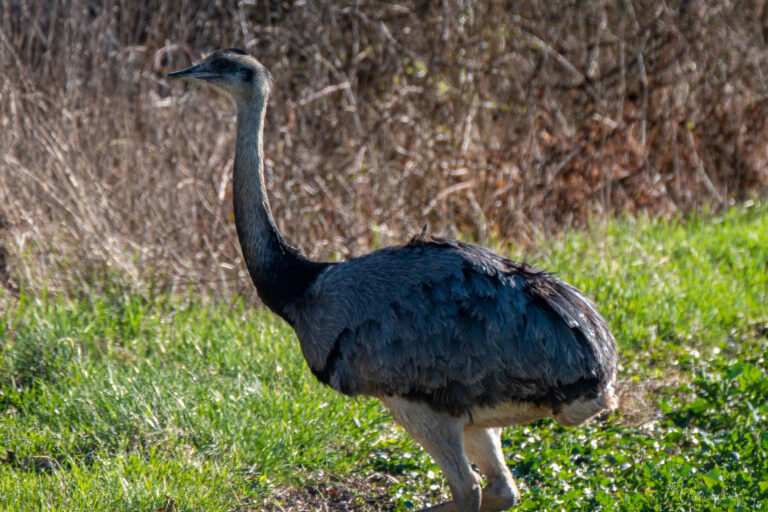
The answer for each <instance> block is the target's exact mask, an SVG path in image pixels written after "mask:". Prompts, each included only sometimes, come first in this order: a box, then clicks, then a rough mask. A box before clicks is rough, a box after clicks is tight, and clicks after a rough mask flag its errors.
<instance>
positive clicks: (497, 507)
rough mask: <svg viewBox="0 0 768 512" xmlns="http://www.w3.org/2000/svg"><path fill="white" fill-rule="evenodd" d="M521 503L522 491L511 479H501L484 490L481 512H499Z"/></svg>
mask: <svg viewBox="0 0 768 512" xmlns="http://www.w3.org/2000/svg"><path fill="white" fill-rule="evenodd" d="M518 503H520V491H519V490H518V489H517V484H515V481H514V480H512V479H511V478H510V479H509V480H506V479H502V478H499V479H498V480H496V481H495V482H492V483H491V484H490V485H488V486H487V487H486V488H485V489H483V502H482V506H481V507H480V510H481V512H499V511H501V510H507V509H508V508H510V507H514V506H515V505H517V504H518Z"/></svg>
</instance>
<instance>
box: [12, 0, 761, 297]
mask: <svg viewBox="0 0 768 512" xmlns="http://www.w3.org/2000/svg"><path fill="white" fill-rule="evenodd" d="M767 16H768V9H767V8H766V6H765V2H762V1H759V0H756V1H752V2H746V3H743V2H733V1H717V2H715V1H701V2H691V1H686V0H675V1H671V2H656V1H650V0H648V1H646V0H627V1H605V2H586V3H585V2H573V1H560V0H558V1H553V2H538V1H528V0H526V1H520V2H499V1H490V2H479V1H471V0H463V1H461V0H444V1H442V2H426V1H414V2H399V3H391V2H372V1H355V2H352V1H344V2H326V1H322V2H299V1H278V0H273V1H265V0H246V1H242V2H234V1H223V0H217V1H215V2H202V1H195V0H179V1H169V0H153V1H147V2H133V1H128V0H102V1H92V0H67V1H64V0H60V1H56V2H50V3H49V2H26V1H23V0H9V1H5V2H2V3H1V4H0V48H1V50H0V66H2V70H3V72H2V73H0V216H1V217H2V219H3V220H4V222H3V225H4V226H5V230H4V231H3V237H4V240H5V241H4V244H5V252H6V253H7V254H8V258H7V259H8V260H9V261H10V262H11V263H10V270H11V274H12V276H11V275H7V273H6V272H5V268H4V267H0V281H2V282H3V283H6V286H8V287H13V286H15V285H14V284H13V283H14V282H15V283H17V284H18V285H20V286H22V287H31V288H39V287H41V286H45V287H48V288H53V289H55V290H69V291H72V290H86V291H87V290H88V288H89V287H94V286H101V285H100V284H99V283H105V282H114V280H113V279H106V280H105V279H100V278H99V277H100V276H102V277H103V276H107V277H108V276H111V275H118V276H120V277H121V279H120V280H119V282H124V283H127V284H128V285H130V286H132V287H134V286H136V287H149V286H155V287H163V288H166V287H173V288H177V287H184V286H187V285H194V286H195V287H202V288H208V289H211V290H216V291H217V292H219V293H223V294H229V293H232V292H235V291H241V290H240V288H244V289H249V287H248V283H247V281H246V280H245V279H243V275H242V270H241V269H242V265H241V264H240V262H239V261H238V259H239V251H238V248H237V244H236V241H235V235H234V229H233V227H232V223H231V206H230V195H231V192H230V186H231V182H230V178H229V176H230V171H231V166H232V161H231V155H232V149H233V148H232V144H233V127H232V122H233V115H232V109H231V107H230V106H229V105H228V104H227V101H226V100H225V99H223V98H220V97H218V96H216V95H214V94H213V93H210V92H209V91H207V90H204V89H201V88H196V87H191V86H186V85H178V84H174V85H173V86H172V85H171V84H170V83H168V82H167V81H166V80H165V79H164V78H163V74H164V72H166V71H168V70H169V69H171V68H175V67H177V66H182V65H186V64H188V63H189V62H190V61H193V60H195V59H197V58H199V57H200V55H201V54H202V53H204V52H206V51H208V50H211V49H214V48H217V47H226V46H239V47H244V48H247V49H248V50H249V51H250V52H252V53H253V54H255V55H257V56H258V57H259V58H260V59H261V60H262V61H263V62H264V63H265V64H267V65H268V66H269V67H270V68H271V70H272V71H273V74H274V75H275V77H276V81H277V88H276V92H275V94H274V98H273V101H272V104H271V105H272V107H271V110H270V112H269V119H268V123H269V127H268V140H267V152H268V156H269V161H268V166H269V169H270V178H269V186H270V188H271V193H272V197H273V206H274V209H275V211H276V215H277V217H278V221H279V224H280V225H281V226H282V227H283V229H284V230H285V231H286V232H287V234H288V236H289V238H290V239H291V240H293V241H294V242H296V243H297V244H298V245H300V246H301V247H303V248H304V249H305V250H306V251H307V252H309V253H311V254H312V255H313V256H315V257H322V258H334V257H340V256H349V255H354V254H359V253H361V252H363V251H365V250H367V249H369V248H370V247H372V246H377V245H380V244H388V243H395V242H397V241H400V240H403V239H405V238H406V237H408V236H409V235H410V234H413V233H414V232H415V231H417V230H418V229H420V226H422V225H423V224H429V225H430V229H431V230H432V231H433V232H438V233H440V232H442V233H448V234H456V233H462V234H463V235H465V236H468V237H470V238H473V239H477V240H480V241H496V242H509V243H513V244H525V243H527V242H529V241H530V240H531V239H532V237H533V236H534V235H536V233H537V232H541V233H549V232H552V231H556V230H562V229H567V228H569V227H571V226H578V225H581V224H583V223H585V222H586V220H587V219H588V218H590V217H591V216H599V215H605V214H611V213H614V212H631V213H636V212H649V213H650V214H653V215H657V214H662V215H669V214H676V213H678V212H686V211H689V210H690V209H693V208H697V207H700V206H701V205H705V204H706V205H710V206H712V207H715V208H717V207H720V206H722V205H726V204H729V203H731V202H733V201H735V200H740V199H745V198H748V197H752V196H755V195H758V194H760V193H761V192H764V191H765V190H766V185H767V184H768V166H767V165H768V153H766V147H768V144H767V143H768V126H767V125H766V119H768V103H767V102H766V100H765V80H764V76H763V75H764V72H765V70H766V57H767V56H768V54H767V53H766V50H765V48H766V45H765V42H766V41H765V38H766V33H767V31H768V24H767V22H766V17H767ZM2 254H3V251H2V250H0V255H2ZM1 260H3V258H0V261H1ZM11 277H12V279H11Z"/></svg>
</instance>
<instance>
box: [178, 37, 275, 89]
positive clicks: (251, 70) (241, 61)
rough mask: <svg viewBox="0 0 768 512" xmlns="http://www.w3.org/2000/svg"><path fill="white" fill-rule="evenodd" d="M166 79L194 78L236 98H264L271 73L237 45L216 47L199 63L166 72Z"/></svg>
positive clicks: (270, 82) (269, 85) (269, 83)
mask: <svg viewBox="0 0 768 512" xmlns="http://www.w3.org/2000/svg"><path fill="white" fill-rule="evenodd" d="M167 76H168V78H194V79H197V80H202V81H204V82H207V83H209V84H211V85H213V86H214V87H215V88H216V89H219V90H221V91H224V92H226V93H228V94H229V95H230V96H232V97H233V98H235V100H248V99H253V98H254V97H257V96H260V97H262V98H266V97H267V96H268V95H269V91H270V89H271V87H272V75H271V74H270V73H269V70H267V68H266V67H264V65H263V64H262V63H261V62H259V61H258V60H256V59H255V58H253V57H251V56H250V55H248V54H247V53H245V52H244V51H243V50H240V49H238V48H228V49H226V50H217V51H215V52H213V53H212V54H210V55H209V56H207V57H206V58H205V59H203V60H202V61H200V62H199V63H197V64H195V65H193V66H190V67H188V68H184V69H180V70H178V71H174V72H172V73H168V75H167Z"/></svg>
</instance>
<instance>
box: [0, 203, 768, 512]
mask: <svg viewBox="0 0 768 512" xmlns="http://www.w3.org/2000/svg"><path fill="white" fill-rule="evenodd" d="M528 259H530V260H531V261H532V262H534V263H536V264H539V265H540V266H542V267H544V268H547V269H550V270H555V271H557V272H559V273H560V275H561V276H562V277H563V278H565V279H566V280H568V281H570V282H572V283H574V284H575V285H577V286H578V287H580V288H582V289H583V290H585V291H587V292H588V294H589V295H591V296H592V297H593V298H594V299H595V301H596V302H597V303H598V304H599V305H600V309H601V310H602V311H603V313H604V314H605V316H606V317H607V318H608V319H609V322H610V324H611V327H612V329H613V331H614V333H615V335H616V338H617V340H618V342H619V344H620V346H621V349H622V370H621V378H622V379H624V384H623V387H624V390H625V392H627V393H628V394H629V393H630V392H635V394H637V395H642V394H643V393H646V392H650V393H651V396H649V397H646V399H645V401H643V400H639V401H634V402H631V403H630V402H629V401H625V404H624V409H623V410H622V411H621V413H620V414H617V415H615V416H614V417H612V418H610V419H608V420H607V421H603V422H600V423H597V424H593V425H589V426H586V427H582V428H577V429H569V430H566V429H563V428H561V427H559V426H557V425H555V424H553V423H551V422H549V421H544V422H539V423H538V424H536V425H533V426H528V427H520V428H511V429H507V431H506V434H505V441H504V442H505V451H506V454H507V457H508V462H509V464H510V467H511V468H512V469H513V472H514V473H515V474H516V476H517V477H518V479H519V480H520V482H521V484H522V486H523V489H524V500H523V504H522V505H521V506H520V509H521V510H540V509H553V508H558V509H559V508H562V509H564V510H692V509H696V510H755V509H760V508H761V507H765V506H766V501H765V500H766V499H767V498H768V494H767V493H768V456H767V455H766V454H767V453H768V434H766V432H767V431H768V421H767V420H766V418H767V417H768V405H766V397H767V396H768V376H767V375H768V363H766V359H765V353H766V349H768V339H767V338H766V332H767V331H768V312H767V311H766V304H768V277H767V276H768V267H767V265H768V207H766V206H765V205H760V206H755V207H745V208H737V209H734V210H732V211H730V212H728V213H726V214H724V215H721V216H716V217H709V218H702V219H690V220H688V221H686V222H684V223H661V222H654V221H650V220H632V219H626V220H621V221H616V222H612V223H608V224H601V225H598V226H595V227H593V228H592V229H590V230H589V231H587V232H583V233H574V234H570V235H567V236H564V237H563V238H562V239H558V240H553V241H550V242H547V243H543V244H542V250H541V252H539V253H537V254H535V255H533V256H530V255H529V258H528ZM7 305H8V306H9V307H7V308H6V309H5V312H4V314H3V320H4V321H3V323H2V325H1V326H0V336H2V339H3V340H4V341H3V344H2V347H0V357H1V358H2V359H1V360H0V461H2V462H0V507H2V508H4V509H7V510H40V509H64V510H262V509H264V508H265V507H276V506H277V504H278V503H280V502H281V503H282V504H283V505H281V506H283V507H285V508H287V509H292V510H300V509H307V510H321V509H322V507H325V506H329V507H336V508H343V507H344V506H350V507H352V508H355V509H359V510H381V509H394V510H408V509H411V508H414V507H418V506H422V505H424V504H426V503H427V502H429V501H436V500H438V499H440V497H441V496H444V495H445V492H446V490H445V486H444V484H443V482H442V480H441V477H440V474H439V471H438V470H437V468H436V467H435V466H434V465H432V463H431V462H430V461H429V459H428V458H427V457H426V456H425V455H424V453H423V452H422V451H421V450H419V449H418V448H417V447H416V446H415V445H414V443H413V442H412V441H410V440H409V439H408V438H407V437H406V436H405V435H404V434H403V433H402V432H401V431H400V430H399V429H397V428H395V427H393V426H392V425H391V422H390V419H389V417H388V415H387V414H386V413H385V412H384V411H383V410H382V409H381V408H380V407H379V406H378V404H377V403H376V402H374V401H372V400H348V399H345V398H343V397H340V396H338V395H336V394H334V393H333V392H331V391H330V390H328V389H326V388H324V387H322V386H321V385H319V384H318V383H317V382H316V381H315V380H314V378H313V377H312V376H311V373H310V372H309V370H308V369H307V368H306V365H305V363H304V361H303V358H302V356H301V353H300V350H299V347H298V344H297V342H296V341H295V338H294V337H293V335H292V333H291V331H290V329H289V328H288V327H287V326H286V325H285V324H283V323H281V322H280V321H278V320H276V319H275V318H274V317H272V316H271V315H269V314H267V313H265V312H263V311H254V310H251V309H249V308H247V307H245V306H243V305H242V304H204V303H203V301H201V300H200V299H199V298H197V297H186V298H178V297H176V298H171V297H167V296H159V297H153V298H143V297H139V296H135V295H125V294H121V293H115V294H113V295H111V294H104V295H99V296H94V297H90V298H83V299H80V300H63V299H60V298H57V297H46V296H42V297H36V298H33V297H28V296H22V298H21V300H20V301H19V302H18V303H15V304H12V303H11V302H10V301H9V302H8V303H7ZM633 408H634V409H637V408H641V409H645V410H640V411H637V410H633ZM637 417H639V418H641V420H640V421H636V420H631V421H630V418H637ZM345 482H346V484H345ZM355 487H360V488H361V489H362V490H361V492H359V493H356V492H354V488H355ZM313 489H314V490H313ZM317 489H320V490H317ZM338 489H344V491H343V492H341V491H339V490H338ZM366 494H375V495H376V496H377V500H375V501H373V502H370V501H367V500H366V496H365V495H366ZM313 500H314V501H313ZM340 500H341V501H343V503H341V502H340ZM329 503H330V504H331V505H328V504H329Z"/></svg>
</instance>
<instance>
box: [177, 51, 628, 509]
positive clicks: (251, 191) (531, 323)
mask: <svg viewBox="0 0 768 512" xmlns="http://www.w3.org/2000/svg"><path fill="white" fill-rule="evenodd" d="M169 76H179V77H191V78H197V79H201V80H204V81H206V82H209V83H211V84H212V85H214V86H215V87H216V88H218V89H221V90H223V91H224V92H226V93H228V94H230V95H231V96H232V98H233V99H234V100H235V103H236V105H237V111H238V116H237V118H238V123H237V127H238V128H237V141H236V154H235V170H234V180H233V189H234V202H235V223H236V227H237V233H238V238H239V240H240V244H241V248H242V251H243V255H244V259H245V261H246V265H247V267H248V271H249V273H250V275H251V278H252V280H253V282H254V284H255V286H256V288H257V290H258V293H259V296H260V297H261V299H262V301H263V302H264V303H265V304H266V305H267V307H269V308H270V309H271V310H272V311H274V312H275V313H276V314H278V315H279V316H281V317H282V318H284V319H285V320H286V321H287V322H288V323H289V324H290V325H291V326H292V327H293V328H294V330H295V332H296V334H297V336H298V338H299V341H300V344H301V349H302V352H303V354H304V356H305V359H306V360H307V363H308V365H309V367H310V369H311V370H312V372H313V373H314V375H315V376H316V377H317V378H318V379H319V380H320V381H321V382H323V383H325V384H327V385H329V386H331V387H333V388H334V389H335V390H337V391H339V392H341V393H344V394H346V395H352V396H354V395H368V396H373V397H376V398H379V399H380V400H381V401H382V403H383V404H384V405H385V406H386V407H388V408H389V409H390V411H391V412H392V414H393V416H394V417H395V419H396V420H397V421H398V422H399V423H400V424H401V425H402V426H403V427H404V428H405V429H406V430H407V431H408V432H409V433H410V434H411V435H412V436H413V437H414V438H415V439H416V440H417V441H418V442H419V443H420V444H421V445H422V446H423V447H424V448H425V449H426V450H427V451H428V452H429V453H430V454H431V455H432V457H433V458H434V459H435V461H436V462H437V463H438V464H439V465H440V466H441V468H442V469H443V471H444V473H445V475H446V478H447V480H448V483H449V485H450V487H451V492H452V494H453V497H454V500H453V501H452V502H449V503H446V504H443V505H439V506H437V507H435V508H434V509H433V510H445V511H448V510H459V511H460V512H464V511H469V512H477V511H480V510H483V511H493V510H503V509H505V508H507V507H509V506H511V505H512V504H514V503H515V502H516V501H517V499H518V496H519V493H518V491H517V488H516V486H515V483H514V480H513V479H512V476H511V474H510V472H509V469H508V468H507V466H506V464H505V463H504V458H503V454H502V452H501V441H500V428H498V427H503V426H506V425H511V424H519V423H526V422H530V421H533V420H535V419H538V418H542V417H548V416H551V417H554V418H555V419H557V420H558V421H560V422H561V423H563V424H566V425H574V424H579V423H582V422H584V421H586V420H587V419H589V418H590V417H592V416H594V415H595V414H597V413H599V412H600V411H603V410H606V409H611V408H613V407H615V405H616V398H615V392H614V383H615V379H616V366H617V353H616V348H615V342H614V340H613V337H612V336H611V334H610V331H609V330H608V327H607V325H606V323H605V321H604V320H603V318H602V317H601V316H600V315H599V313H598V312H597V310H596V309H595V307H594V306H593V305H592V303H591V302H590V301H589V300H588V299H587V298H585V297H584V296H583V295H582V294H581V293H580V292H579V291H578V290H576V289H575V288H573V287H572V286H570V285H568V284H566V283H565V282H563V281H561V280H560V279H558V278H557V277H555V276H553V275H551V274H548V273H546V272H542V271H540V270H537V269H534V268H532V267H529V266H527V265H522V264H518V263H515V262H513V261H511V260H509V259H506V258H504V257H501V256H499V255H497V254H494V253H493V252H491V251H489V250H487V249H484V248H482V247H478V246H476V245H471V244H466V243H461V242H457V241H451V240H444V239H439V238H429V237H417V238H415V239H413V240H411V241H410V242H409V243H406V244H404V245H402V246H398V247H389V248H385V249H381V250H378V251H374V252H372V253H370V254H367V255H365V256H361V257H358V258H353V259H350V260H348V261H344V262H340V263H329V262H315V261H311V260H309V259H308V258H306V257H305V256H303V255H302V254H301V253H300V251H298V250H297V249H295V248H294V247H292V246H291V245H290V244H288V243H287V242H286V241H285V240H284V238H283V236H282V235H281V234H280V231H279V230H278V229H277V226H276V224H275V222H274V219H273V217H272V212H271V208H270V205H269V200H268V198H267V193H266V187H265V183H264V164H263V162H264V156H263V126H264V116H265V111H266V104H267V99H268V97H269V92H270V89H271V86H272V80H271V76H270V74H269V72H268V71H267V70H266V68H264V66H262V65H261V64H260V63H259V62H258V61H257V60H256V59H254V58H252V57H250V56H248V55H247V54H245V52H243V51H242V50H237V49H229V50H223V51H218V52H215V53H214V54H212V55H210V56H209V57H207V58H206V59H205V60H203V61H202V62H201V63H199V64H197V65H194V66H192V67H190V68H187V69H185V70H181V71H178V72H175V73H172V74H171V75H169ZM470 462H471V463H474V464H475V465H476V466H477V467H478V469H479V470H480V472H481V473H483V474H484V475H485V476H486V478H487V480H488V486H487V487H486V488H485V489H482V490H481V488H480V479H479V477H478V475H477V474H476V473H475V472H474V470H473V469H472V467H471V466H470Z"/></svg>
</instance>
